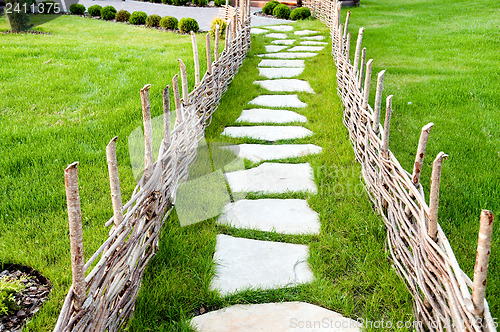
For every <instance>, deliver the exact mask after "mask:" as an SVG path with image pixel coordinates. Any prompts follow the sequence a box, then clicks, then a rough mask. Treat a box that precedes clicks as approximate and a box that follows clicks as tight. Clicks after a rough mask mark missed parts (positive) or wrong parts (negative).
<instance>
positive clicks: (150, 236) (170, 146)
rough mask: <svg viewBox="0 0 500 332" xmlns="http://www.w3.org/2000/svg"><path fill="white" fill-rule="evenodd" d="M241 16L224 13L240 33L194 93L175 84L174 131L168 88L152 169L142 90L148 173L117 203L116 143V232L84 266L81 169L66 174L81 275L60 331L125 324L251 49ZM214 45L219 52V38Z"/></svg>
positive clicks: (112, 166)
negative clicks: (181, 188)
mask: <svg viewBox="0 0 500 332" xmlns="http://www.w3.org/2000/svg"><path fill="white" fill-rule="evenodd" d="M246 2H248V1H246ZM242 8H249V7H248V4H247V5H246V7H245V6H243V5H242ZM239 12H240V11H239V10H238V9H236V8H233V7H230V6H224V7H223V14H224V18H226V19H228V20H229V19H231V18H232V22H233V31H234V33H233V34H232V35H231V38H228V39H227V43H226V45H225V48H224V51H223V52H222V53H221V54H220V55H219V53H218V50H214V52H215V53H216V54H217V55H216V56H215V61H214V62H213V63H211V65H210V66H209V71H207V73H206V74H205V75H204V77H203V79H202V80H201V81H199V77H197V82H196V83H197V84H196V87H195V89H194V90H193V91H191V92H190V93H189V94H188V91H187V86H186V85H185V84H182V94H183V98H182V99H180V93H179V87H178V83H177V75H176V76H175V77H174V79H173V81H172V82H173V87H172V88H173V91H174V98H175V105H176V112H177V121H176V124H175V127H174V129H173V130H172V131H171V132H170V130H169V129H170V116H169V113H170V108H169V98H168V91H169V90H168V86H167V88H165V90H164V91H163V100H164V113H165V114H164V122H165V124H164V131H165V137H164V140H163V142H162V147H161V150H160V153H159V157H158V160H156V162H154V163H153V162H152V160H151V155H152V151H151V132H150V128H151V114H150V103H149V93H148V90H149V85H146V86H145V87H144V88H143V89H142V90H141V103H142V108H143V116H144V123H145V128H146V130H145V146H146V156H145V159H146V170H145V173H144V175H143V177H142V179H141V180H140V181H139V183H138V185H137V187H136V188H135V190H134V193H133V194H132V197H131V199H130V200H129V201H128V202H127V203H126V204H125V205H124V206H123V207H122V206H121V197H120V198H118V197H117V195H120V189H119V179H118V174H117V172H116V167H117V165H116V152H115V139H113V140H112V141H111V142H110V145H108V148H107V155H108V164H109V172H110V179H111V180H110V181H111V182H110V183H111V187H112V195H113V207H114V216H113V217H112V218H111V219H110V220H109V221H108V222H106V227H109V226H112V228H111V230H110V236H109V238H108V239H107V240H106V241H105V242H104V243H103V244H102V245H101V247H100V248H99V249H98V250H97V251H96V252H95V253H94V254H93V255H92V257H91V258H90V259H89V260H88V261H87V263H85V265H84V266H83V244H82V240H81V218H79V215H80V204H79V199H78V182H77V169H76V167H77V164H72V165H70V167H68V171H67V173H68V174H69V175H67V178H68V179H69V180H71V179H73V180H72V182H70V183H68V182H67V187H68V188H69V189H68V211H69V213H70V219H71V220H70V221H71V227H72V228H71V229H72V231H71V234H72V236H75V237H77V238H78V240H79V241H78V242H75V245H73V239H72V247H71V249H72V251H71V252H72V261H74V262H75V264H74V271H75V270H76V271H77V273H76V274H74V276H73V282H74V284H73V285H72V286H71V288H70V290H69V292H68V294H67V296H66V299H65V301H64V304H63V307H62V310H61V313H60V315H59V319H58V321H57V324H56V326H55V329H54V331H58V332H59V331H105V330H108V331H116V330H118V329H120V328H121V327H122V326H123V325H124V324H125V323H126V321H127V318H128V317H129V315H130V313H131V312H132V311H133V309H134V305H135V302H136V299H137V295H138V291H139V288H140V285H141V279H142V275H143V273H144V269H145V267H146V265H147V263H148V262H149V260H150V259H151V258H152V257H153V255H154V254H155V252H156V250H157V249H158V235H159V231H160V228H161V226H162V224H163V223H164V221H165V220H166V218H167V217H168V215H169V213H170V211H171V208H172V206H173V204H172V203H173V202H174V201H175V195H176V192H177V188H178V187H179V185H180V184H181V183H182V182H183V181H185V180H186V178H187V176H188V170H189V166H190V164H191V163H192V162H193V161H194V159H195V158H196V150H197V146H198V143H199V141H200V140H201V139H202V137H203V135H204V130H205V127H206V126H208V125H209V121H210V118H211V116H212V113H213V112H214V111H215V109H216V108H217V105H218V103H219V101H220V99H221V97H222V95H223V94H224V92H225V91H226V90H227V88H228V85H229V83H230V82H231V81H232V79H233V78H234V76H235V74H236V72H237V71H238V69H239V67H240V65H241V64H242V62H243V60H244V59H245V57H246V54H247V51H248V49H249V47H250V16H249V13H250V11H249V10H247V11H245V15H244V16H240V14H239ZM216 38H217V39H216V42H215V45H217V46H218V44H219V41H218V34H217V35H216ZM193 39H195V37H193ZM208 46H209V45H208ZM197 53H198V52H197V49H196V48H194V59H195V67H196V68H199V64H198V62H197V61H198V54H197ZM209 53H210V52H209V51H208V53H207V54H209ZM180 62H181V77H182V81H183V82H185V72H184V71H183V70H182V69H184V68H183V64H182V61H180ZM68 179H67V181H68ZM69 198H74V199H73V200H70V199H69ZM78 230H80V231H78ZM78 232H80V233H78ZM73 234H76V235H73ZM78 255H79V256H78ZM99 257H100V258H99ZM94 263H96V264H95V266H94V267H93V268H92V270H91V271H90V272H89V273H88V275H87V276H86V277H85V275H84V274H85V271H86V270H88V269H89V268H90V267H91V266H92V265H93V264H94ZM83 278H85V279H84V280H83ZM75 282H76V283H75Z"/></svg>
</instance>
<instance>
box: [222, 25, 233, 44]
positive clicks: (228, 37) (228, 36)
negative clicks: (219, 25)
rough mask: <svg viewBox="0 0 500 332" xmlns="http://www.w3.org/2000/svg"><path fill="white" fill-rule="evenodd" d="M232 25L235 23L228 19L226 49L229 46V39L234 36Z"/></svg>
mask: <svg viewBox="0 0 500 332" xmlns="http://www.w3.org/2000/svg"><path fill="white" fill-rule="evenodd" d="M232 25H233V24H232V22H231V20H228V22H227V26H226V36H225V39H224V51H225V50H226V49H227V48H228V47H229V41H230V40H231V38H232V36H231V33H232V31H233V28H232Z"/></svg>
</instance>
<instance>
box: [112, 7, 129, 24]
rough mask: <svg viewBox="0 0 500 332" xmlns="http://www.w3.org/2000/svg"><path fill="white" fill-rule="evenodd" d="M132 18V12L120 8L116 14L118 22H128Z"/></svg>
mask: <svg viewBox="0 0 500 332" xmlns="http://www.w3.org/2000/svg"><path fill="white" fill-rule="evenodd" d="M129 19H130V13H129V12H128V11H126V10H123V9H122V10H119V11H118V13H116V15H115V20H116V22H128V20H129Z"/></svg>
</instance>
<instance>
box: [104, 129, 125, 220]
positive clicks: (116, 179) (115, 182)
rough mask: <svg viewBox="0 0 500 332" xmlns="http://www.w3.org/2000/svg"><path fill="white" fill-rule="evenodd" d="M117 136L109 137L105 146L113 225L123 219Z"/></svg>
mask: <svg viewBox="0 0 500 332" xmlns="http://www.w3.org/2000/svg"><path fill="white" fill-rule="evenodd" d="M117 139H118V136H115V137H113V138H112V139H111V141H110V142H109V144H108V145H107V146H106V161H107V163H108V173H109V187H110V188H111V202H112V203H113V221H114V223H115V226H118V225H120V223H121V222H122V220H123V203H122V193H121V189H120V176H119V174H118V162H117V160H116V140H117Z"/></svg>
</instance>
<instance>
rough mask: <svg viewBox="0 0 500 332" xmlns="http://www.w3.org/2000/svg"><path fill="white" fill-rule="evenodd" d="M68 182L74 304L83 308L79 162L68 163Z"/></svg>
mask: <svg viewBox="0 0 500 332" xmlns="http://www.w3.org/2000/svg"><path fill="white" fill-rule="evenodd" d="M64 180H65V182H66V203H67V206H68V219H69V240H70V247H71V272H72V277H73V279H72V280H73V294H74V302H73V304H74V306H75V309H76V310H80V309H81V308H82V304H83V301H84V300H85V296H86V294H85V293H86V290H85V269H84V262H83V230H82V212H81V209H80V193H79V190H78V163H77V162H76V163H73V164H71V165H68V167H67V168H66V169H65V170H64Z"/></svg>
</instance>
